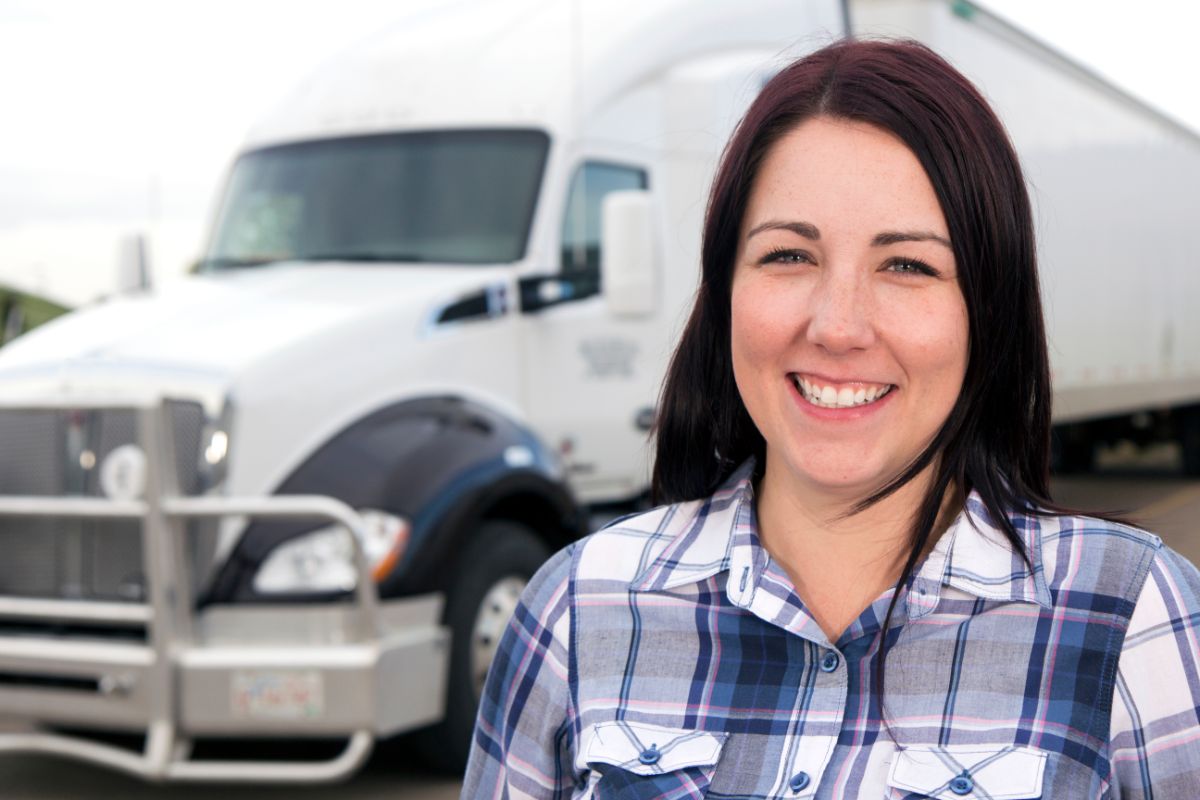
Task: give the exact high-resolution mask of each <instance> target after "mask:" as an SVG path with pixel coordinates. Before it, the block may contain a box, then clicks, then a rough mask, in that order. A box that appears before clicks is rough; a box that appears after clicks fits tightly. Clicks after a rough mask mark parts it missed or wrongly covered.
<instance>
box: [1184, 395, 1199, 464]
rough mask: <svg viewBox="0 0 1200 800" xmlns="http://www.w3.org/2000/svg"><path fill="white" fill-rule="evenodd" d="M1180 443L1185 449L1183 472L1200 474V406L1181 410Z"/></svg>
mask: <svg viewBox="0 0 1200 800" xmlns="http://www.w3.org/2000/svg"><path fill="white" fill-rule="evenodd" d="M1179 414H1180V417H1181V419H1180V421H1179V422H1180V431H1179V444H1180V446H1181V449H1182V450H1183V474H1184V475H1200V406H1189V407H1188V408H1185V409H1183V410H1182V411H1180V412H1179Z"/></svg>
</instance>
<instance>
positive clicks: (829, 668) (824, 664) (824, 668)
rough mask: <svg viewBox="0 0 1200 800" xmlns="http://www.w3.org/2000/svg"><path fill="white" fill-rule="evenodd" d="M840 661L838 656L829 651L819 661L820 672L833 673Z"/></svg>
mask: <svg viewBox="0 0 1200 800" xmlns="http://www.w3.org/2000/svg"><path fill="white" fill-rule="evenodd" d="M840 661H841V659H840V658H838V654H837V653H835V652H833V651H832V650H830V651H829V652H827V653H826V654H825V657H824V658H822V659H821V672H833V671H834V670H835V669H837V668H838V662H840Z"/></svg>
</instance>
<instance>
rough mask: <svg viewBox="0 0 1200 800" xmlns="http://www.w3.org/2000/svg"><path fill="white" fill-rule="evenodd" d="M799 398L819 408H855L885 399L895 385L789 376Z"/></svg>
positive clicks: (794, 374)
mask: <svg viewBox="0 0 1200 800" xmlns="http://www.w3.org/2000/svg"><path fill="white" fill-rule="evenodd" d="M789 377H790V378H791V379H792V383H793V384H794V385H795V387H796V390H797V391H798V392H799V393H800V396H801V397H803V398H804V399H805V400H807V401H808V402H809V403H811V404H812V405H814V406H817V407H819V408H855V407H858V406H867V405H870V404H871V403H875V402H878V401H879V400H880V399H882V398H883V397H886V396H887V394H888V393H889V392H891V391H892V389H895V388H896V387H895V385H893V384H890V383H872V382H866V381H847V382H832V381H828V380H826V379H823V378H817V377H813V376H808V375H801V374H799V373H792V374H791V375H789Z"/></svg>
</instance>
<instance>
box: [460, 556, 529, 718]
mask: <svg viewBox="0 0 1200 800" xmlns="http://www.w3.org/2000/svg"><path fill="white" fill-rule="evenodd" d="M525 584H526V580H525V578H520V577H517V576H516V575H510V576H509V577H507V578H502V579H500V580H499V581H497V582H496V583H494V584H492V588H490V589H488V591H487V594H485V595H484V596H483V601H482V602H481V603H480V604H479V612H478V613H477V614H476V615H475V626H474V627H473V628H472V629H471V680H472V683H473V684H474V688H475V696H476V697H478V696H480V695H481V694H482V693H483V684H484V681H486V680H487V672H488V667H489V666H491V663H492V658H493V657H494V656H495V655H496V649H497V648H498V647H499V646H500V637H501V636H503V635H504V629H505V628H506V627H507V626H508V621H509V619H511V618H512V615H513V612H514V611H516V610H517V603H518V601H520V599H521V592H523V591H525Z"/></svg>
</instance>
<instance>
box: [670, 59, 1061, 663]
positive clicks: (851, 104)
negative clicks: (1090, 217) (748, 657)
mask: <svg viewBox="0 0 1200 800" xmlns="http://www.w3.org/2000/svg"><path fill="white" fill-rule="evenodd" d="M822 115H823V116H828V117H831V118H835V119H844V120H848V121H854V122H861V123H866V124H869V125H873V126H875V127H877V128H881V129H883V130H885V131H888V132H890V133H891V134H893V135H895V136H896V137H897V138H899V139H900V140H901V141H902V142H904V144H905V145H906V146H907V147H908V148H909V149H910V150H911V151H912V152H913V153H914V154H915V155H916V157H917V159H918V160H919V161H920V163H921V166H922V167H923V168H924V170H925V173H926V175H927V176H928V178H929V181H930V183H931V184H932V185H933V189H934V192H935V193H936V195H937V198H938V201H939V203H940V204H941V209H942V213H943V215H944V216H945V218H946V223H947V225H948V227H949V232H950V241H951V243H952V246H953V252H954V259H955V264H956V265H957V269H958V275H959V286H960V289H961V291H962V294H963V299H964V300H965V302H966V307H967V316H968V325H969V345H968V363H967V369H966V375H965V376H964V379H963V385H962V389H961V391H960V393H959V395H958V399H957V401H956V402H955V404H954V407H953V408H952V409H951V411H950V414H949V416H948V417H947V419H946V421H945V422H944V423H943V424H942V426H941V428H940V429H939V430H938V432H937V433H936V435H935V436H934V438H933V440H932V441H931V442H930V444H929V446H928V447H926V448H925V450H924V451H923V452H922V453H921V454H920V455H918V456H917V457H916V459H914V460H913V461H912V463H911V464H909V465H908V467H907V468H906V469H905V470H904V471H903V472H901V473H900V474H899V475H897V476H896V477H895V478H894V479H892V480H891V481H890V482H889V483H887V484H886V485H885V486H883V487H881V488H880V489H879V490H878V491H876V492H875V493H874V494H873V495H871V496H870V497H868V498H866V499H864V500H863V501H862V502H861V503H860V504H859V506H858V508H857V510H861V509H863V508H866V507H868V506H870V505H872V504H874V503H876V502H878V501H879V500H881V499H883V498H885V497H887V496H888V495H890V494H891V493H893V492H895V491H896V490H897V489H899V488H900V487H901V486H904V485H905V484H907V483H908V482H909V481H911V480H912V479H913V478H915V477H916V476H917V475H919V474H921V473H922V472H923V471H924V470H925V469H926V468H929V467H931V466H932V470H933V472H932V480H931V481H930V484H929V487H928V489H927V491H926V492H925V495H924V497H923V498H922V501H921V503H920V506H919V508H918V510H917V514H916V517H915V519H914V524H913V527H912V530H911V538H910V543H909V544H910V546H909V551H908V558H907V560H906V562H905V564H904V568H903V571H902V574H901V577H900V580H899V581H898V582H897V584H896V586H897V593H896V596H897V597H899V596H900V592H899V589H900V588H901V587H902V586H903V585H904V584H905V583H906V582H908V581H909V580H911V577H912V572H913V570H914V568H915V565H916V563H917V560H918V558H919V557H920V554H921V553H922V552H923V550H924V548H925V546H926V544H927V542H928V541H929V537H930V536H931V535H932V532H933V530H934V528H935V525H936V523H937V520H938V516H939V513H940V511H941V508H942V505H943V499H944V497H945V496H946V492H947V490H948V489H950V488H955V489H957V490H960V491H962V492H964V493H965V492H969V491H972V490H974V491H976V492H978V493H979V497H980V499H981V500H982V501H983V504H984V505H985V506H986V508H987V510H988V512H989V514H990V516H991V518H992V520H993V521H994V522H995V523H996V524H997V525H998V526H999V527H1000V528H1001V529H1002V530H1003V532H1004V534H1005V535H1006V536H1007V538H1008V539H1009V540H1010V541H1011V542H1012V544H1013V546H1014V547H1015V548H1016V550H1017V552H1019V553H1021V554H1022V556H1023V557H1024V558H1025V559H1026V562H1028V560H1029V559H1028V554H1027V553H1026V550H1025V547H1024V544H1023V541H1022V539H1021V538H1020V536H1019V535H1018V533H1017V531H1016V530H1015V529H1014V527H1013V524H1012V522H1011V521H1010V519H1009V516H1008V513H1007V512H1011V511H1018V510H1026V509H1031V508H1047V509H1053V508H1056V507H1055V506H1054V504H1053V503H1052V502H1051V500H1050V497H1049V485H1048V484H1049V455H1050V369H1049V358H1048V355H1047V350H1046V337H1045V325H1044V322H1043V319H1042V306H1041V298H1040V295H1039V291H1038V276H1037V261H1036V258H1037V257H1036V253H1035V246H1034V228H1033V216H1032V212H1031V209H1030V203H1029V196H1028V193H1027V191H1026V188H1025V182H1024V179H1023V177H1022V175H1021V169H1020V166H1019V164H1018V161H1017V156H1016V153H1015V151H1014V150H1013V147H1012V144H1011V143H1010V141H1009V139H1008V136H1007V134H1006V133H1005V130H1004V127H1003V125H1002V124H1001V123H1000V120H999V119H998V118H997V117H996V115H995V113H993V111H992V110H991V108H990V107H989V106H988V104H987V102H986V101H985V100H984V99H983V97H982V96H981V95H980V93H979V92H978V91H977V90H976V89H975V87H974V86H973V85H972V84H971V83H970V82H969V81H968V80H967V79H966V78H964V77H963V76H962V75H961V74H960V73H959V72H958V71H957V70H955V69H954V68H953V67H951V66H950V65H949V64H948V63H947V62H946V61H945V60H944V59H942V58H941V57H940V56H938V55H937V54H936V53H934V52H933V51H932V50H930V49H929V48H927V47H925V46H924V45H921V44H919V43H917V42H913V41H856V40H843V41H839V42H837V43H835V44H832V45H829V46H827V47H824V48H822V49H820V50H818V51H816V52H814V53H812V54H810V55H808V56H806V57H804V58H802V59H800V60H798V61H796V62H794V63H793V64H791V65H790V66H788V67H787V68H786V69H784V70H783V71H781V72H780V73H779V74H778V75H776V76H775V77H774V78H773V79H772V80H771V81H770V82H769V83H767V85H766V86H765V87H764V88H763V90H762V92H761V93H760V94H759V96H758V98H757V99H756V100H755V101H754V102H753V103H752V104H751V106H750V108H749V110H748V111H747V112H746V115H745V117H744V118H743V119H742V121H741V123H740V124H739V125H738V128H737V130H736V131H735V133H734V135H733V137H732V139H731V140H730V141H729V144H728V145H727V146H726V149H725V152H724V154H723V156H722V159H721V163H720V166H719V168H718V170H717V173H716V177H715V179H714V182H713V187H712V193H711V195H710V197H709V203H708V212H707V215H706V218H705V222H704V242H703V248H702V252H701V268H702V275H701V282H700V287H699V291H698V293H697V295H696V300H695V305H694V307H693V308H692V312H691V316H690V318H689V320H688V323H687V326H686V328H685V330H684V332H683V336H682V339H681V340H680V342H679V346H678V348H677V349H676V351H675V354H674V357H673V358H672V361H671V366H670V369H669V371H668V374H667V379H666V382H665V384H664V386H663V391H662V398H661V402H660V405H659V408H660V409H661V413H660V415H659V418H658V421H657V425H656V437H657V442H656V450H657V454H656V455H657V457H656V460H655V464H654V474H653V482H652V493H653V495H654V498H655V500H656V501H657V502H677V501H681V500H692V499H697V498H700V497H705V496H707V495H709V494H711V493H712V492H713V490H714V489H715V488H716V487H717V486H718V485H720V483H721V482H722V481H724V480H725V479H726V478H727V477H728V476H729V475H730V473H731V472H732V471H733V470H734V469H735V468H736V467H737V465H738V464H740V463H741V462H743V461H744V460H745V459H746V458H748V457H750V456H756V457H758V459H759V466H760V468H761V467H762V465H763V463H764V458H763V457H764V454H765V449H766V444H765V442H764V441H763V438H762V435H761V434H760V433H759V431H758V429H757V428H756V427H755V425H754V423H753V421H752V420H751V419H750V416H749V414H748V413H747V411H746V408H745V406H744V405H743V403H742V400H741V398H740V396H739V395H738V391H737V386H736V385H735V383H734V379H733V366H732V359H731V354H730V285H731V282H732V273H733V266H734V258H735V254H736V252H737V247H738V236H739V232H740V230H741V225H742V217H743V215H744V213H745V210H746V204H747V200H748V197H749V194H750V190H751V187H752V185H753V183H754V180H755V176H756V175H757V172H758V169H759V167H760V165H761V164H762V162H763V159H764V157H765V156H766V154H767V152H768V151H769V150H770V149H771V147H772V146H773V145H774V144H775V143H776V142H777V141H778V140H779V139H780V138H781V137H782V136H783V135H784V134H786V133H787V132H789V131H791V130H793V129H794V128H796V127H797V126H798V125H799V124H801V123H802V122H804V121H806V120H808V119H811V118H813V117H817V116H822ZM890 617H891V609H889V611H888V618H889V619H890ZM885 629H886V622H885ZM881 655H882V648H881Z"/></svg>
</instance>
